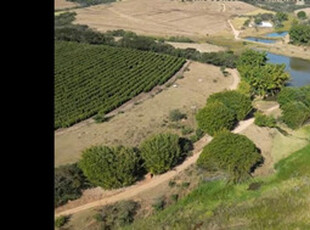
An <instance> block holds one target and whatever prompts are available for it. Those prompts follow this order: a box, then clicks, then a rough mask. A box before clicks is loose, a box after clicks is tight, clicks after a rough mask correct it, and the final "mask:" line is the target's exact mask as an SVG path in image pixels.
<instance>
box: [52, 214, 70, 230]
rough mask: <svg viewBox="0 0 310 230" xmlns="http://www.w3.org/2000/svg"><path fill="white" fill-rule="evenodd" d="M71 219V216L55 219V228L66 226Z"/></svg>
mask: <svg viewBox="0 0 310 230" xmlns="http://www.w3.org/2000/svg"><path fill="white" fill-rule="evenodd" d="M69 219H70V217H69V216H59V217H57V218H56V219H55V227H56V228H60V227H62V226H64V225H65V224H66V223H67V222H68V221H69Z"/></svg>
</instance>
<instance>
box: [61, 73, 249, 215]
mask: <svg viewBox="0 0 310 230" xmlns="http://www.w3.org/2000/svg"><path fill="white" fill-rule="evenodd" d="M228 72H230V73H231V75H232V77H233V83H232V84H231V86H230V87H229V89H231V90H233V89H236V88H237V86H238V84H239V82H240V78H239V74H238V71H237V70H236V69H228ZM252 123H253V121H252V122H251V123H244V124H242V125H241V126H242V130H243V129H244V128H246V127H248V126H249V125H250V124H252ZM238 127H239V126H238ZM238 127H237V128H238ZM237 128H236V129H237ZM239 129H240V128H239ZM239 132H240V131H239ZM211 140H212V137H211V136H209V135H205V136H204V137H203V138H201V139H200V140H199V141H197V142H196V143H195V144H194V150H193V155H192V156H191V157H188V158H187V159H186V160H185V161H184V162H183V163H182V164H181V165H178V166H176V167H175V168H174V169H172V170H170V171H168V172H166V173H164V174H161V175H158V176H154V177H153V178H152V179H149V180H147V179H145V180H143V181H139V182H138V183H136V184H134V185H132V186H129V187H126V188H123V189H121V190H120V192H119V193H117V194H115V195H112V196H109V197H106V198H103V199H101V200H97V201H94V202H90V203H87V204H84V205H81V206H78V207H75V208H72V209H68V210H65V211H61V212H57V213H55V216H60V215H70V214H74V213H77V212H80V211H83V210H86V209H90V208H94V207H97V206H103V205H107V204H110V203H114V202H116V201H119V200H124V199H130V198H132V197H134V196H136V195H137V194H139V193H141V192H144V191H146V190H150V189H152V188H154V187H156V186H158V185H159V184H161V183H164V182H166V181H169V180H171V179H172V178H173V177H174V176H176V175H177V174H178V173H179V172H181V171H183V170H185V169H186V168H188V167H189V166H190V165H192V164H194V163H195V162H196V161H197V159H198V157H199V155H200V153H201V152H202V149H203V147H204V146H205V145H206V144H208V143H209V142H210V141H211Z"/></svg>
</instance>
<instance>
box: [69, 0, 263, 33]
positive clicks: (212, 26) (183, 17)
mask: <svg viewBox="0 0 310 230" xmlns="http://www.w3.org/2000/svg"><path fill="white" fill-rule="evenodd" d="M256 9H257V8H256V7H254V6H252V5H249V4H246V3H243V2H238V1H237V2H225V7H223V3H221V2H204V1H201V2H200V1H195V2H180V1H171V0H153V1H149V0H127V1H121V2H115V3H111V4H103V5H96V6H91V7H87V8H83V9H77V10H75V12H76V13H77V16H76V21H75V23H78V24H86V25H89V26H90V27H91V28H94V29H97V30H98V31H103V32H104V31H107V30H113V29H125V30H130V31H134V32H136V33H138V34H144V35H153V36H186V37H192V38H193V37H195V38H197V37H205V36H207V35H213V34H216V33H218V32H221V31H223V30H228V31H229V30H230V28H229V25H227V20H228V18H230V17H232V16H234V15H240V14H245V13H248V12H252V11H254V10H256Z"/></svg>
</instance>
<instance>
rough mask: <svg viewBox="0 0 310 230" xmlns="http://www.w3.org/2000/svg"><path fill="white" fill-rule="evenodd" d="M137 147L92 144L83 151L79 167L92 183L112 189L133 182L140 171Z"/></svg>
mask: <svg viewBox="0 0 310 230" xmlns="http://www.w3.org/2000/svg"><path fill="white" fill-rule="evenodd" d="M140 164H141V162H140V156H139V154H138V151H137V149H135V148H127V147H123V146H117V147H107V146H94V147H91V148H89V149H86V150H84V151H83V155H82V159H81V160H80V162H79V167H80V168H81V169H82V170H83V172H84V174H85V176H86V177H87V178H88V179H89V180H90V181H91V182H92V183H94V184H96V185H98V186H101V187H103V188H104V189H114V188H120V187H123V186H128V185H131V184H133V183H134V182H135V181H136V180H137V178H138V176H139V175H138V174H139V172H140Z"/></svg>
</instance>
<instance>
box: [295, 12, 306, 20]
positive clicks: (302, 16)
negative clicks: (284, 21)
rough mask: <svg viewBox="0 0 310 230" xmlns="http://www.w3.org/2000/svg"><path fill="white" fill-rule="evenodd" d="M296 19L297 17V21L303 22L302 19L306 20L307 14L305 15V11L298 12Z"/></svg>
mask: <svg viewBox="0 0 310 230" xmlns="http://www.w3.org/2000/svg"><path fill="white" fill-rule="evenodd" d="M297 17H298V18H299V19H302V20H304V19H306V18H307V14H306V12H305V11H299V12H298V13H297Z"/></svg>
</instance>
